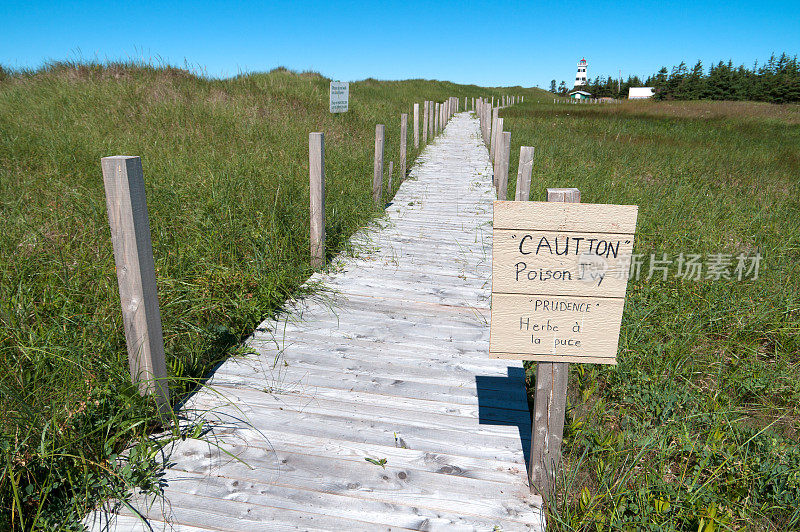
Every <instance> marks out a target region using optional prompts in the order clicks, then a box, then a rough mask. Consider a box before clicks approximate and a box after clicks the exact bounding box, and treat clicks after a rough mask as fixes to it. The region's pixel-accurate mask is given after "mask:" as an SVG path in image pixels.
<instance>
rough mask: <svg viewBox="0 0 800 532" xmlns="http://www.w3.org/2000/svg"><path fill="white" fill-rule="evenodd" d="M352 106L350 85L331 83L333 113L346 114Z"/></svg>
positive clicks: (339, 82) (344, 82)
mask: <svg viewBox="0 0 800 532" xmlns="http://www.w3.org/2000/svg"><path fill="white" fill-rule="evenodd" d="M349 105H350V84H349V83H347V82H346V81H331V113H346V112H347V108H348V106H349Z"/></svg>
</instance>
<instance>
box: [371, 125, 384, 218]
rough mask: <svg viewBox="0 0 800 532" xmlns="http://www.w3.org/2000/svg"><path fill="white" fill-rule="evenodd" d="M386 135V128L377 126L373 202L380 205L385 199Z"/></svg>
mask: <svg viewBox="0 0 800 532" xmlns="http://www.w3.org/2000/svg"><path fill="white" fill-rule="evenodd" d="M385 135H386V126H384V125H383V124H378V125H376V126H375V164H374V167H373V174H372V201H374V202H375V205H380V203H381V199H382V198H383V143H384V139H385Z"/></svg>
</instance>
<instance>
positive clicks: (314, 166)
mask: <svg viewBox="0 0 800 532" xmlns="http://www.w3.org/2000/svg"><path fill="white" fill-rule="evenodd" d="M308 177H309V190H310V209H311V229H310V233H309V235H310V237H311V267H312V268H314V269H316V268H321V267H322V266H324V265H325V134H324V133H309V134H308Z"/></svg>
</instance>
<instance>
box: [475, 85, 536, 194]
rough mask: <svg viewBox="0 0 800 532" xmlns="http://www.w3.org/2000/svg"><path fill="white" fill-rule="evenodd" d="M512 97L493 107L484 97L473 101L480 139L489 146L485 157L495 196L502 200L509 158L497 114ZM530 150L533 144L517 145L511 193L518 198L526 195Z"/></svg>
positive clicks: (507, 134)
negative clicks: (513, 183)
mask: <svg viewBox="0 0 800 532" xmlns="http://www.w3.org/2000/svg"><path fill="white" fill-rule="evenodd" d="M514 101H515V100H513V99H512V100H510V101H508V102H506V101H501V102H500V103H501V105H500V106H498V107H495V106H494V104H493V102H492V101H488V100H484V99H483V98H478V100H477V101H476V113H477V115H478V119H479V120H480V128H481V135H482V137H483V141H484V143H485V144H486V146H487V147H488V148H489V158H490V159H491V162H492V168H493V178H492V182H493V184H494V186H495V190H496V191H497V199H499V200H505V199H506V196H507V195H508V169H509V164H510V162H511V133H510V132H508V131H503V118H502V117H500V109H502V108H503V107H506V106H507V105H510V104H513V103H514ZM521 101H522V100H521ZM503 104H507V105H503ZM533 153H534V148H533V146H520V150H519V164H518V165H517V188H516V194H515V199H516V200H518V201H519V200H522V201H527V199H528V196H529V195H530V187H531V172H532V171H533Z"/></svg>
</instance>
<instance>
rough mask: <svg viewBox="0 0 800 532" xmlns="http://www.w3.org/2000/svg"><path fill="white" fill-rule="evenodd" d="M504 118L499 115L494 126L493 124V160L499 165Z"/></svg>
mask: <svg viewBox="0 0 800 532" xmlns="http://www.w3.org/2000/svg"><path fill="white" fill-rule="evenodd" d="M503 127H504V124H503V119H502V118H500V117H497V118H495V119H494V126H493V132H494V133H493V134H492V161H494V162H495V166H496V165H497V159H498V155H497V153H498V149H497V148H498V146H499V145H500V141H501V140H502V139H501V138H500V137H501V136H502V135H503Z"/></svg>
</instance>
